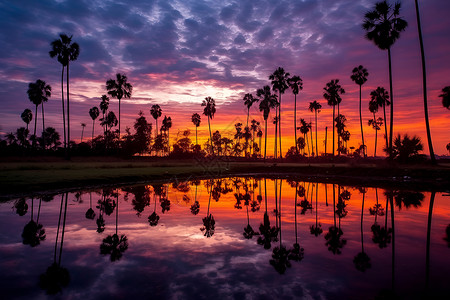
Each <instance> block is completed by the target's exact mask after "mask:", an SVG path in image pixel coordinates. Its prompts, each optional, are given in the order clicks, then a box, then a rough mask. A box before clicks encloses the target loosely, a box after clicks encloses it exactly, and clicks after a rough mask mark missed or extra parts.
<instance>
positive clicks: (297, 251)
mask: <svg viewBox="0 0 450 300" xmlns="http://www.w3.org/2000/svg"><path fill="white" fill-rule="evenodd" d="M294 184H295V198H294V220H295V243H294V244H293V245H292V246H293V248H292V249H290V251H289V256H288V259H289V260H293V261H301V260H302V259H303V257H304V252H305V250H304V249H303V247H300V244H299V243H298V234H297V195H298V184H299V183H298V181H295V182H294ZM291 186H292V184H291Z"/></svg>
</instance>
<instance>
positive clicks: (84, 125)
mask: <svg viewBox="0 0 450 300" xmlns="http://www.w3.org/2000/svg"><path fill="white" fill-rule="evenodd" d="M85 127H86V123H81V142H80V143H82V142H83V134H84V128H85Z"/></svg>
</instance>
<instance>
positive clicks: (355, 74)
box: [350, 65, 369, 157]
mask: <svg viewBox="0 0 450 300" xmlns="http://www.w3.org/2000/svg"><path fill="white" fill-rule="evenodd" d="M367 76H369V72H367V69H366V68H364V67H363V66H362V65H359V66H358V67H355V68H353V71H352V75H351V76H350V78H351V79H352V80H353V81H354V82H355V83H356V84H357V85H359V123H360V125H361V140H362V146H363V149H365V145H364V132H363V125H362V124H363V123H362V114H361V88H362V85H363V84H364V83H366V81H367ZM366 156H367V155H366V152H365V150H364V157H366Z"/></svg>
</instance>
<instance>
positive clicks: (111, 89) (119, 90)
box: [106, 73, 133, 139]
mask: <svg viewBox="0 0 450 300" xmlns="http://www.w3.org/2000/svg"><path fill="white" fill-rule="evenodd" d="M106 89H107V90H108V94H109V95H111V97H113V98H117V100H119V139H120V100H121V99H122V98H124V99H126V98H130V97H131V93H132V92H133V86H132V85H131V84H130V83H129V82H128V78H127V76H126V75H125V74H120V73H117V74H116V79H115V80H114V79H109V80H108V81H106Z"/></svg>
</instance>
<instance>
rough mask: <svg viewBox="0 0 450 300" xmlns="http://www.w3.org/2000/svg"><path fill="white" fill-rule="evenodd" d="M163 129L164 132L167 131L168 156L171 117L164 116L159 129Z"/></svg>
mask: <svg viewBox="0 0 450 300" xmlns="http://www.w3.org/2000/svg"><path fill="white" fill-rule="evenodd" d="M163 128H164V131H167V149H168V151H169V154H170V143H169V141H170V140H169V130H170V128H172V118H171V117H167V116H164V119H163V121H162V126H161V129H163Z"/></svg>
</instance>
